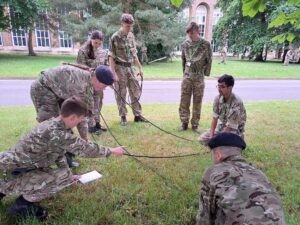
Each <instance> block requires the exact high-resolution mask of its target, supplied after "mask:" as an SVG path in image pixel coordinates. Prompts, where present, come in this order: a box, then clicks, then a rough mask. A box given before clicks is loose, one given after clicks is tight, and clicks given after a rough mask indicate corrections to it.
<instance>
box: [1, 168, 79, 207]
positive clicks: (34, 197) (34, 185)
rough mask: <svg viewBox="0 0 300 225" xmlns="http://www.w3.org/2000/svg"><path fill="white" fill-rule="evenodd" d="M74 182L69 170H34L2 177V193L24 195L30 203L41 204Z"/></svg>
mask: <svg viewBox="0 0 300 225" xmlns="http://www.w3.org/2000/svg"><path fill="white" fill-rule="evenodd" d="M0 172H2V171H0ZM72 182H73V181H72V172H71V171H70V169H68V168H59V169H55V170H54V169H50V168H49V169H34V170H31V171H29V172H25V173H21V174H20V175H17V176H15V177H11V176H9V177H5V176H4V177H2V176H0V192H1V193H3V194H5V195H16V196H19V195H23V197H24V198H25V199H26V200H28V201H30V202H39V201H41V200H43V199H45V198H48V197H50V196H52V195H54V194H55V193H57V192H59V191H61V190H62V189H64V188H65V187H68V186H69V185H71V184H72Z"/></svg>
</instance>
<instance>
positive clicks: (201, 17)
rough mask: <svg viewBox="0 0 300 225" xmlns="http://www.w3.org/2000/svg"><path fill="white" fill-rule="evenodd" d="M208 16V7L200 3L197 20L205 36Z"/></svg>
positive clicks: (202, 34)
mask: <svg viewBox="0 0 300 225" xmlns="http://www.w3.org/2000/svg"><path fill="white" fill-rule="evenodd" d="M206 17H207V8H206V7H205V6H204V5H200V6H199V7H198V8H197V10H196V17H195V18H196V22H197V23H198V24H199V26H200V36H201V37H203V38H204V36H205V28H206Z"/></svg>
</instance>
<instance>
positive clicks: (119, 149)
mask: <svg viewBox="0 0 300 225" xmlns="http://www.w3.org/2000/svg"><path fill="white" fill-rule="evenodd" d="M124 152H125V150H124V147H122V146H120V147H116V148H113V149H111V153H112V154H114V155H119V156H121V155H123V154H124Z"/></svg>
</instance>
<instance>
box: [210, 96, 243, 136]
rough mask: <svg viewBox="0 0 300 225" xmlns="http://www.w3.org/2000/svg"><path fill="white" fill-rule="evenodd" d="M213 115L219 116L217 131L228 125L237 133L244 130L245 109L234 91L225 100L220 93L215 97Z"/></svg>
mask: <svg viewBox="0 0 300 225" xmlns="http://www.w3.org/2000/svg"><path fill="white" fill-rule="evenodd" d="M213 117H214V118H219V121H218V127H217V131H222V130H223V129H224V127H229V128H231V129H233V130H236V131H238V132H239V133H243V132H244V131H245V123H246V118H247V115H246V109H245V107H244V104H243V101H242V100H241V99H240V98H239V97H238V96H236V95H235V94H234V93H232V94H231V96H230V98H229V99H228V101H227V102H225V100H224V97H223V96H221V95H218V96H217V97H216V98H215V100H214V103H213Z"/></svg>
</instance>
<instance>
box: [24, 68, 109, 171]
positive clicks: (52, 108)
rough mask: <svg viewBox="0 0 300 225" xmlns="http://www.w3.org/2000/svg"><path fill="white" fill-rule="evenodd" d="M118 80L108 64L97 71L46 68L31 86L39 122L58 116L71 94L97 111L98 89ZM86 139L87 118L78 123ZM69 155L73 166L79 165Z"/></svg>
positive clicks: (81, 134) (78, 127)
mask: <svg viewBox="0 0 300 225" xmlns="http://www.w3.org/2000/svg"><path fill="white" fill-rule="evenodd" d="M113 82H114V80H113V74H112V72H111V70H110V69H109V67H108V66H103V65H102V66H99V67H97V69H96V70H95V71H92V72H90V71H87V70H84V69H81V68H78V67H75V66H71V65H64V66H59V67H55V68H52V69H49V70H47V71H43V72H41V74H40V77H39V78H38V79H37V80H36V81H35V82H33V83H32V85H31V90H30V94H31V99H32V102H33V104H34V107H35V109H36V112H37V121H38V122H43V121H45V120H48V119H50V118H52V117H57V116H58V115H59V111H60V105H61V103H62V102H63V101H64V100H66V99H67V98H69V97H71V96H74V95H76V96H79V97H81V98H82V99H83V100H84V101H85V102H86V104H87V106H88V108H89V110H91V111H92V112H94V109H93V108H94V98H93V96H94V91H102V90H103V89H104V88H103V86H105V87H106V85H112V84H113ZM92 116H93V115H92ZM77 129H78V132H79V134H80V136H81V138H82V139H84V140H87V139H88V138H87V132H88V124H87V120H86V119H85V120H83V121H82V122H81V123H79V124H78V125H77ZM67 156H69V165H70V166H78V163H75V162H72V160H71V155H67Z"/></svg>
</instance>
